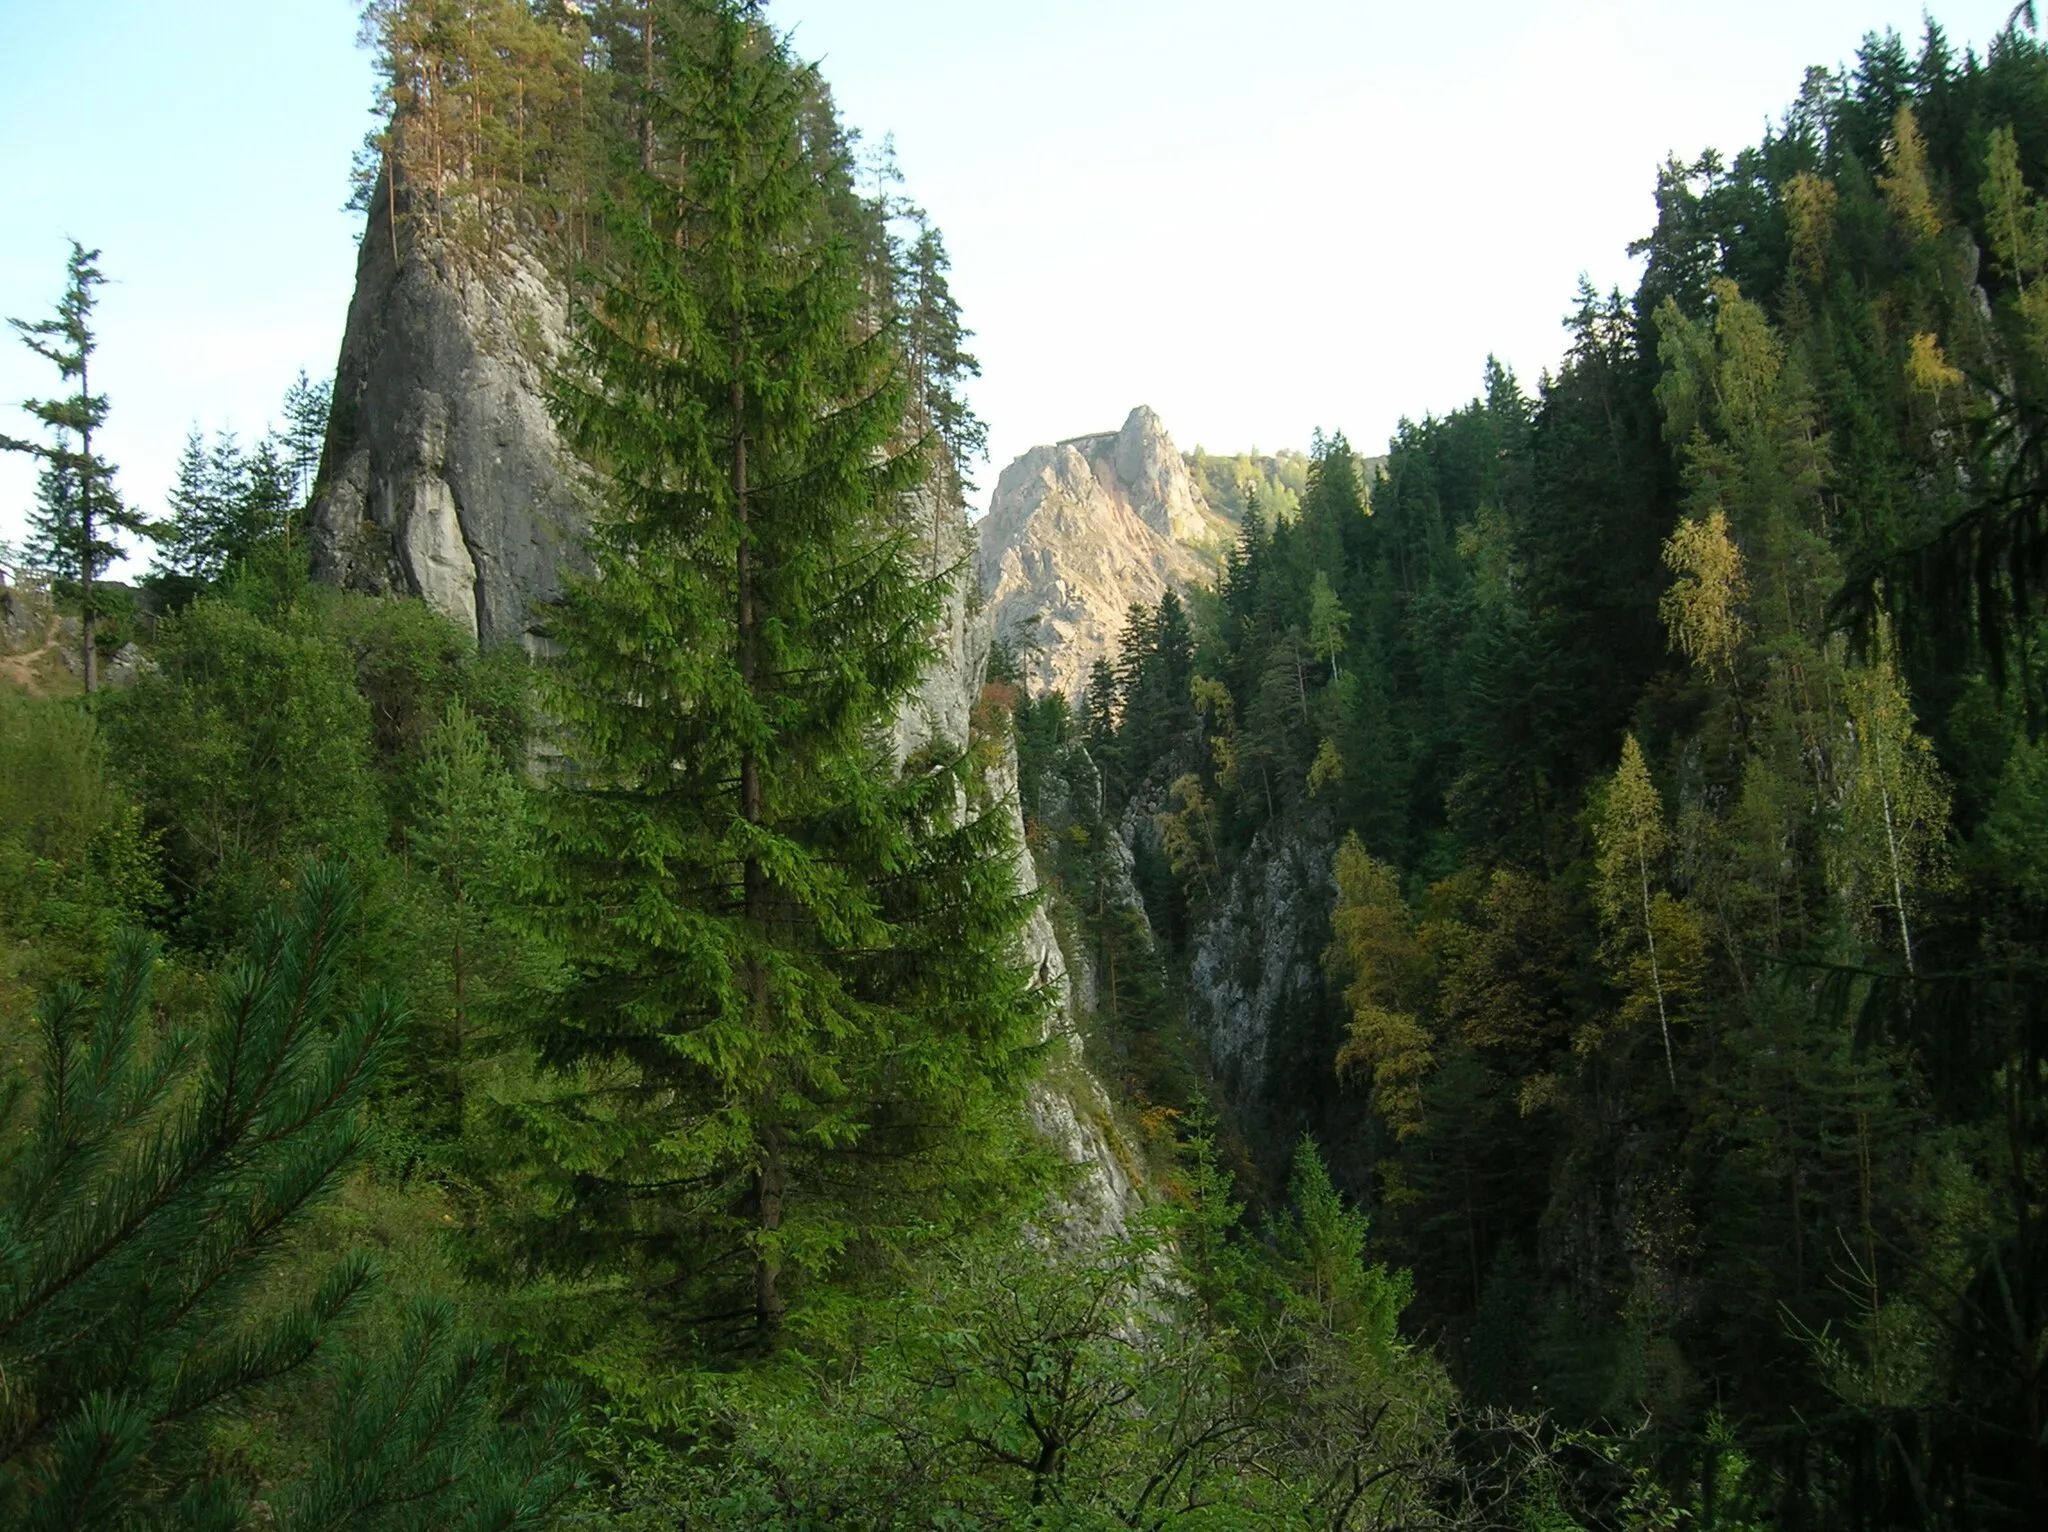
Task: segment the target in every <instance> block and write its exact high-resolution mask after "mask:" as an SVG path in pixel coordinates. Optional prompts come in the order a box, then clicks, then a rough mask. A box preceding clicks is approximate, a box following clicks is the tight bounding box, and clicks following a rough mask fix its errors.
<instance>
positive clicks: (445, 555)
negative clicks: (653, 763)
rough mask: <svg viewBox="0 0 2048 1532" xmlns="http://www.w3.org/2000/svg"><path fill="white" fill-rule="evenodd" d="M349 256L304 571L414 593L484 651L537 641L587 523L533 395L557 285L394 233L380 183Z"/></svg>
mask: <svg viewBox="0 0 2048 1532" xmlns="http://www.w3.org/2000/svg"><path fill="white" fill-rule="evenodd" d="M371 205H372V207H373V209H374V211H373V213H372V215H371V218H370V222H369V226H368V228H367V229H366V230H365V231H364V235H363V244H362V252H361V254H360V255H359V256H358V257H357V262H356V292H355V299H354V301H353V302H352V303H351V304H350V306H349V316H348V328H347V330H346V332H345V334H344V336H343V339H342V344H341V359H340V363H339V365H338V367H337V369H336V374H335V380H334V413H333V418H332V423H331V425H330V426H329V428H328V434H327V449H326V453H325V456H324V460H323V463H322V468H321V475H320V489H319V492H318V494H317V495H316V496H315V498H314V501H313V507H312V512H311V518H310V519H311V526H312V541H313V572H314V575H315V577H316V578H319V579H323V580H327V581H330V582H332V583H334V584H337V585H345V586H349V587H351V588H354V589H358V590H366V591H371V592H373V593H379V594H382V593H387V592H399V593H403V594H409V595H415V596H420V597H424V598H425V599H426V600H427V601H428V602H430V603H432V604H433V605H434V606H435V607H438V608H439V609H440V610H441V611H442V612H445V613H446V614H447V615H448V616H450V617H452V618H454V619H455V620H456V621H457V622H458V623H460V624H461V625H462V626H463V627H464V628H466V629H467V630H468V631H469V632H471V633H472V634H474V635H476V637H477V638H478V639H479V640H480V641H481V642H483V643H485V644H499V643H520V644H524V645H525V646H526V647H527V648H528V649H530V650H532V649H537V648H538V644H539V641H538V624H539V618H538V615H537V612H538V608H539V606H540V605H541V604H542V603H544V602H546V601H548V600H550V599H552V598H553V597H554V596H555V595H557V594H558V593H559V591H560V589H561V573H562V570H563V569H564V567H566V566H567V565H568V564H569V563H570V562H572V561H573V560H575V559H576V558H577V557H578V556H579V549H580V543H581V534H582V525H583V523H582V518H581V515H580V513H579V512H578V510H577V505H576V498H575V496H574V494H573V493H572V489H571V485H570V482H569V479H568V477H567V474H566V472H565V470H564V468H563V466H562V460H561V454H560V441H559V438H558V437H557V435H556V432H555V428H554V423H553V422H552V421H551V420H550V419H549V418H548V413H547V410H546V407H545V406H544V405H543V403H542V373H543V368H544V367H545V365H546V359H547V358H548V357H550V356H552V355H555V354H557V352H558V350H559V348H560V346H561V345H562V343H563V336H564V332H565V326H566V320H567V305H566V304H565V302H564V300H563V294H562V290H561V286H560V284H559V283H558V282H557V281H556V280H555V279H554V278H553V277H552V276H551V275H550V274H549V273H548V272H547V270H546V269H545V267H544V266H543V265H542V264H541V263H540V262H539V261H537V260H534V259H532V258H530V257H528V256H526V255H524V254H523V253H521V252H520V251H519V250H518V249H517V248H516V247H510V248H507V249H504V250H501V251H499V252H497V253H496V254H494V255H491V256H488V257H485V258H465V259H457V258H456V257H455V255H454V253H453V252H451V251H449V250H447V249H444V248H439V247H438V246H437V245H436V243H435V242H434V241H432V240H429V239H427V238H424V237H419V236H417V235H415V234H413V233H412V232H410V230H411V229H412V227H414V226H412V225H407V226H406V227H405V228H403V229H401V231H400V234H399V237H398V239H397V240H396V241H395V242H394V240H393V238H392V229H391V225H390V223H389V221H388V219H387V217H386V214H385V210H386V200H385V197H384V195H383V192H382V190H381V188H380V189H379V192H378V194H377V195H376V196H375V197H374V198H373V199H372V203H371Z"/></svg>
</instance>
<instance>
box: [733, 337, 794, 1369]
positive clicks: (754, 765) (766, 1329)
mask: <svg viewBox="0 0 2048 1532" xmlns="http://www.w3.org/2000/svg"><path fill="white" fill-rule="evenodd" d="M741 360H742V357H741V352H740V348H739V347H738V346H737V345H735V346H734V348H733V385H732V418H733V454H732V492H733V512H734V515H735V517H736V518H737V519H738V521H739V525H740V545H739V556H738V559H737V561H736V562H737V568H736V576H737V578H736V580H735V584H736V585H737V586H738V592H737V594H738V598H739V600H738V606H739V611H738V640H739V660H740V679H741V681H742V682H743V683H744V684H745V686H746V688H747V691H748V693H749V694H750V695H758V694H759V691H760V686H761V673H760V671H761V666H760V614H759V613H758V612H756V611H755V608H754V550H753V546H752V540H751V533H750V531H749V528H748V506H747V433H746V426H745V424H744V411H745V409H746V402H747V401H746V392H745V390H744V388H743V387H742V386H741V384H740V382H739V370H740V364H741ZM740 814H741V816H742V817H743V818H744V819H745V820H746V821H747V823H748V824H750V825H758V824H760V823H761V820H762V815H763V805H762V794H761V762H760V758H759V757H758V756H757V755H756V754H755V752H754V750H753V748H752V747H751V746H749V747H747V748H746V749H744V750H742V751H741V752H740ZM742 879H743V891H744V895H745V899H746V911H747V921H748V924H749V925H750V926H751V927H752V928H753V931H752V933H751V934H752V935H753V936H754V937H755V938H756V939H757V940H758V939H759V936H760V932H761V928H762V927H763V925H764V924H765V923H766V920H767V916H768V879H767V874H766V872H765V870H764V869H763V868H762V866H761V862H760V859H759V858H758V857H752V856H750V857H748V858H747V861H746V865H745V868H744V870H743V872H742ZM746 980H747V997H748V1002H749V1004H750V1005H751V1006H752V1008H753V1014H754V1025H755V1027H756V1028H757V1029H758V1030H759V1031H760V1032H761V1034H762V1035H763V1036H764V1037H765V1036H766V1035H767V1033H768V1031H769V1029H770V1027H771V1026H772V1024H773V1018H772V1017H771V1015H770V1014H769V1004H768V971H767V969H766V967H764V966H763V964H762V963H761V961H760V959H759V958H749V959H748V960H747V973H746ZM774 1098H775V1092H774V1089H773V1087H772V1086H769V1087H764V1088H763V1090H762V1092H761V1099H760V1101H759V1103H758V1104H757V1110H758V1111H759V1112H760V1113H761V1133H760V1151H761V1163H760V1166H759V1168H758V1169H757V1170H756V1172H755V1182H754V1190H755V1215H756V1227H757V1228H758V1230H759V1232H760V1234H761V1235H762V1236H763V1237H764V1238H763V1244H762V1247H761V1248H760V1249H759V1250H757V1251H756V1253H755V1259H754V1324H755V1328H756V1329H757V1331H758V1332H759V1333H760V1334H761V1335H762V1336H763V1337H764V1338H765V1337H767V1336H771V1335H773V1334H774V1333H775V1331H776V1330H778V1329H780V1328H781V1326H782V1316H783V1312H784V1309H785V1306H786V1305H785V1303H784V1301H783V1297H782V1292H781V1289H780V1286H779V1283H778V1280H777V1278H778V1271H777V1263H776V1261H775V1260H774V1259H773V1257H772V1255H771V1253H770V1251H769V1250H768V1249H767V1246H766V1237H767V1236H772V1235H773V1234H774V1233H775V1231H776V1230H777V1229H778V1228H780V1227H781V1225H782V1197H783V1192H784V1190H785V1185H784V1178H783V1166H782V1135H781V1132H780V1130H779V1129H778V1128H777V1127H776V1126H775V1122H774V1114H775V1111H776V1106H775V1099H774Z"/></svg>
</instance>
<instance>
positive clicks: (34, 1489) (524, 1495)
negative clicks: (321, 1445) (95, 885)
mask: <svg viewBox="0 0 2048 1532" xmlns="http://www.w3.org/2000/svg"><path fill="white" fill-rule="evenodd" d="M353 902H354V899H353V893H352V891H351V889H350V886H349V880H348V879H347V877H346V875H345V874H343V873H342V872H341V871H340V870H339V869H336V868H332V867H316V868H313V869H312V870H310V871H308V872H307V874H306V876H305V878H304V881H303V885H302V887H301V890H300V892H299V894H298V896H297V898H296V900H295V901H294V903H293V904H292V906H291V907H290V909H289V910H288V911H286V912H284V913H281V914H271V915H268V916H266V917H265V918H264V920H263V921H262V922H261V923H260V925H259V927H258V929H257V934H256V936H255V938H254V940H253V942H252V943H251V946H250V948H249V951H248V954H247V956H246V957H245V958H244V959H243V960H242V961H240V962H239V963H237V964H236V965H234V966H233V967H231V968H230V969H229V971H228V972H227V974H226V975H225V976H224V977H223V979H222V982H221V985H220V991H219V998H218V1001H217V1003H216V1005H215V1008H214V1010H213V1013H212V1015H211V1017H210V1019H209V1020H208V1021H207V1022H206V1023H205V1024H203V1025H202V1026H199V1027H196V1028H174V1029H173V1030H171V1031H169V1032H168V1033H162V1034H158V1033H156V1032H155V1030H154V1029H153V1028H151V1027H150V1026H149V1024H148V1021H147V1017H148V1012H149V1007H150V1000H151V995H150V981H151V970H152V967H153V966H154V963H155V950H154V946H153V944H152V943H151V942H150V941H149V939H148V938H146V937H144V936H142V935H140V934H139V933H133V932H131V933H129V934H128V935H126V936H124V937H123V938H122V939H121V940H120V942H119V943H118V945H117V947H116V950H115V954H114V956H113V959H112V961H111V962H110V964H109V967H108V973H107V982H106V985H105V987H104V989H103V990H102V992H101V994H100V996H99V999H98V1002H97V1004H95V1003H94V1002H93V1001H91V1000H90V999H89V998H88V997H87V996H86V994H85V993H84V992H83V991H82V990H81V989H80V988H78V987H77V986H75V985H68V984H67V985H60V986H58V987H57V988H55V989H53V990H51V991H50V992H49V993H48V994H47V995H46V996H45V997H44V1000H43V1003H42V1005H41V1007H40V1009H39V1011H38V1016H37V1020H38V1026H39V1030H40V1039H39V1040H40V1050H39V1055H38V1060H37V1065H36V1068H35V1072H34V1075H33V1077H32V1078H25V1077H23V1076H21V1075H11V1077H10V1078H9V1079H8V1081H7V1082H6V1085H7V1089H6V1104H7V1118H6V1120H5V1122H4V1124H0V1128H4V1132H5V1150H4V1154H0V1165H4V1171H0V1176H4V1179H0V1370H4V1375H5V1378H6V1388H5V1392H4V1394H0V1510H4V1513H5V1515H6V1517H7V1520H8V1522H9V1524H10V1525H15V1526H22V1527H52V1528H54V1527H70V1526H88V1525H104V1524H109V1523H111V1522H114V1521H119V1522H121V1523H124V1524H130V1523H141V1522H144V1521H145V1520H146V1521H147V1522H148V1524H151V1525H163V1526H180V1527H183V1526H190V1527H218V1526H233V1525H240V1524H242V1523H243V1522H244V1520H245V1519H246V1518H247V1517H248V1515H249V1514H250V1512H251V1510H252V1509H253V1506H252V1502H253V1501H254V1500H255V1499H256V1492H257V1486H254V1485H251V1484H248V1483H244V1482H240V1481H239V1479H238V1476H236V1475H235V1474H233V1473H232V1472H223V1470H222V1465H221V1463H220V1462H219V1461H218V1460H217V1459H216V1458H215V1457H214V1456H213V1455H212V1453H211V1450H210V1449H211V1445H212V1443H213V1441H214V1439H215V1433H216V1432H217V1431H220V1430H222V1429H224V1428H225V1427H226V1426H227V1425H228V1423H231V1422H233V1421H235V1420H236V1419H238V1418H240V1417H245V1416H247V1415H248V1414H250V1413H251V1412H252V1411H256V1410H260V1409H262V1408H264V1407H265V1404H266V1401H267V1400H269V1399H271V1398H273V1397H274V1396H275V1395H276V1394H277V1392H278V1391H279V1390H280V1389H282V1388H284V1387H287V1386H296V1387H299V1388H304V1387H306V1386H307V1385H308V1384H309V1383H312V1384H313V1385H314V1386H315V1387H319V1388H322V1389H331V1391H332V1397H333V1419H334V1422H335V1430H336V1433H337V1436H336V1441H335V1449H334V1451H333V1452H332V1453H331V1454H330V1456H329V1458H328V1460H327V1461H326V1462H324V1463H321V1464H319V1465H318V1466H316V1467H315V1468H314V1469H313V1470H312V1471H311V1472H310V1473H308V1474H307V1475H306V1476H305V1477H304V1478H303V1479H302V1480H300V1481H299V1482H298V1483H297V1484H296V1485H292V1486H286V1487H283V1488H282V1491H281V1492H280V1491H279V1488H278V1487H275V1486H266V1487H265V1488H266V1490H267V1491H268V1493H269V1495H270V1497H271V1499H272V1502H273V1509H274V1511H275V1512H277V1513H278V1514H277V1520H278V1524H279V1525H281V1526H285V1527H291V1528H305V1529H307V1532H311V1529H314V1528H343V1527H348V1528H364V1529H371V1528H376V1529H383V1528H391V1529H399V1528H410V1527H424V1526H465V1527H477V1528H483V1527H497V1528H504V1529H508V1532H509V1529H511V1528H515V1527H538V1526H540V1525H542V1524H543V1523H544V1522H545V1521H546V1519H547V1518H548V1515H549V1513H550V1511H551V1510H552V1508H553V1507H554V1506H555V1505H556V1504H557V1503H558V1502H559V1501H560V1500H561V1499H562V1497H563V1496H564V1494H565V1493H566V1492H567V1491H568V1490H569V1488H570V1487H571V1482H572V1481H571V1480H570V1479H569V1477H568V1476H567V1474H566V1473H565V1472H564V1470H563V1469H562V1467H561V1466H559V1457H560V1453H561V1443H560V1441H559V1439H558V1436H559V1431H560V1429H561V1424H562V1422H563V1419H564V1417H563V1415H562V1411H561V1407H560V1405H559V1404H555V1405H552V1406H551V1407H550V1408H551V1410H552V1412H553V1415H552V1429H553V1431H554V1433H556V1434H555V1437H553V1438H551V1437H550V1436H549V1435H548V1434H547V1428H544V1430H543V1435H542V1437H541V1438H540V1440H539V1442H538V1443H536V1444H534V1445H535V1446H537V1447H538V1449H539V1451H538V1453H536V1452H535V1450H534V1447H533V1446H529V1445H528V1444H526V1443H524V1442H522V1441H521V1440H520V1439H519V1437H518V1436H517V1435H516V1434H515V1433H511V1432H507V1431H505V1430H504V1429H503V1428H502V1427H500V1426H499V1425H498V1424H497V1422H496V1420H495V1418H494V1401H493V1397H492V1396H493V1383H492V1369H491V1367H490V1365H489V1354H488V1352H487V1351H485V1350H484V1349H481V1348H479V1347H477V1346H475V1345H474V1344H473V1343H464V1342H459V1341H457V1340H455V1339H453V1338H452V1337H451V1335H450V1334H449V1333H448V1332H449V1331H450V1329H451V1322H450V1316H449V1315H448V1314H447V1313H446V1311H445V1310H432V1309H425V1310H422V1311H420V1314H419V1316H418V1318H417V1319H416V1321H415V1322H414V1323H413V1324H412V1325H411V1326H409V1328H408V1330H407V1332H406V1334H405V1336H404V1338H403V1342H402V1348H403V1349H401V1350H398V1351H396V1352H392V1353H387V1354H382V1355H379V1354H369V1355H365V1354H362V1353H360V1352H358V1353H354V1354H351V1355H349V1356H348V1357H347V1358H346V1359H345V1360H343V1361H342V1362H341V1363H340V1365H339V1369H338V1372H337V1373H336V1374H335V1375H334V1376H333V1377H332V1378H331V1380H330V1379H328V1378H326V1377H324V1376H323V1373H324V1371H325V1370H324V1369H322V1368H321V1367H319V1366H318V1364H317V1359H318V1358H319V1356H320V1355H321V1352H322V1350H323V1345H324V1343H326V1342H327V1341H328V1339H329V1338H330V1337H331V1336H332V1335H333V1334H334V1333H335V1332H336V1331H337V1327H338V1326H339V1324H340V1322H341V1320H342V1319H343V1317H344V1316H345V1315H346V1314H347V1313H348V1311H349V1310H350V1309H351V1308H352V1307H354V1306H355V1305H356V1304H357V1303H358V1301H359V1299H360V1295H361V1294H362V1292H363V1290H364V1289H365V1287H366V1286H367V1285H368V1284H369V1283H370V1281H371V1280H372V1272H371V1268H370V1266H369V1264H368V1262H367V1261H366V1260H365V1259H364V1258H363V1257H362V1256H361V1254H360V1253H351V1254H350V1255H348V1256H346V1257H344V1258H343V1259H342V1260H340V1261H338V1262H335V1263H334V1264H332V1265H331V1266H330V1267H329V1268H328V1269H327V1270H326V1271H325V1272H322V1273H319V1274H317V1276H310V1275H306V1274H300V1280H298V1281H295V1282H294V1283H292V1284H291V1288H290V1289H285V1288H281V1287H280V1286H279V1284H278V1282H277V1277H278V1275H279V1274H280V1272H281V1270H282V1269H283V1264H284V1263H283V1262H282V1261H281V1260H280V1258H279V1249H280V1244H281V1242H282V1241H284V1240H285V1239H286V1238H287V1237H288V1236H290V1235H291V1234H292V1233H293V1232H294V1231H295V1230H298V1229H301V1228H303V1227H304V1225H305V1224H306V1223H307V1222H308V1220H309V1219H310V1218H311V1217H312V1216H313V1215H314V1210H315V1209H316V1208H317V1206H318V1204H319V1203H320V1202H321V1201H322V1200H323V1199H324V1198H326V1197H329V1196H331V1195H332V1194H333V1193H334V1191H335V1189H336V1188H337V1186H338V1185H339V1183H340V1181H341V1179H342V1178H343V1177H344V1176H345V1174H346V1173H347V1170H348V1167H349V1166H350V1163H351V1162H352V1161H353V1160H355V1159H356V1158H357V1157H358V1156H359V1155H360V1153H361V1151H362V1148H363V1146H364V1142H365V1135H366V1127H365V1123H364V1120H363V1107H364V1104H365V1101H366V1098H367V1095H368V1092H369V1090H370V1087H371V1084H372V1082H373V1081H374V1079H375V1076H376V1073H377V1070H378V1068H379V1065H380V1063H381V1061H382V1059H383V1057H384V1055H385V1054H386V1052H387V1051H388V1049H389V1048H390V1045H391V1040H392V1037H393V1035H394V1033H395V1031H396V1029H397V1026H398V1020H399V1013H398V1010H397V1007H396V1004H395V1002H393V1001H392V1000H391V999H390V998H388V997H386V996H383V995H380V994H375V993H372V994H369V995H366V996H364V997H363V998H362V999H361V1000H360V1001H358V1002H355V1003H353V1004H351V1005H347V1006H343V1005H341V1004H340V1002H339V997H338V993H337V992H338V990H339V988H340V986H341V983H342V974H341V971H340V964H339V959H340V953H341V951H342V950H343V947H344V945H345V934H346V930H347V927H348V924H349V920H350V916H351V910H352V906H353Z"/></svg>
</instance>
